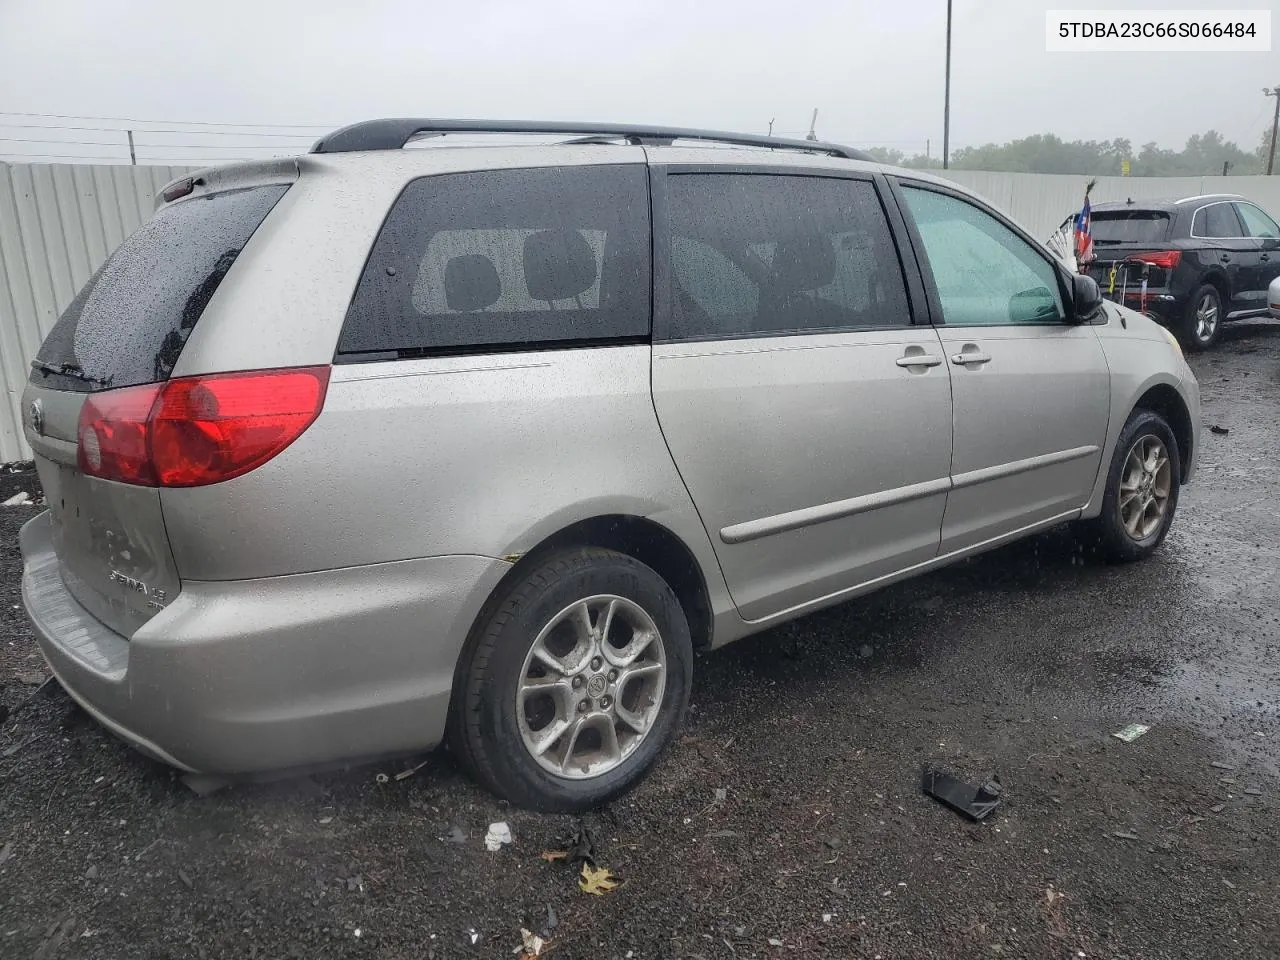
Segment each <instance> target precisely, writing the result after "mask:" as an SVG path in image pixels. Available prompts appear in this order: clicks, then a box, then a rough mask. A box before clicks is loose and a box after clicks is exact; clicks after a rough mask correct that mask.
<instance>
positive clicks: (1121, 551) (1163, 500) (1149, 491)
mask: <svg viewBox="0 0 1280 960" xmlns="http://www.w3.org/2000/svg"><path fill="white" fill-rule="evenodd" d="M1179 464H1180V461H1179V459H1178V443H1177V441H1176V440H1175V439H1174V436H1173V431H1172V430H1170V429H1169V425H1168V424H1167V423H1166V422H1165V421H1164V418H1163V417H1161V416H1160V415H1159V414H1157V413H1154V412H1153V411H1151V410H1135V411H1134V413H1133V415H1132V416H1130V418H1129V421H1128V423H1126V424H1125V426H1124V430H1122V431H1121V432H1120V439H1119V440H1118V441H1117V442H1116V449H1115V454H1114V455H1113V456H1112V458H1111V468H1110V470H1109V471H1108V473H1107V487H1106V491H1105V492H1104V494H1103V498H1102V513H1101V514H1099V515H1098V517H1097V518H1095V519H1093V520H1088V521H1083V522H1082V524H1081V525H1080V531H1081V533H1082V534H1083V539H1084V540H1085V541H1086V543H1087V544H1088V545H1089V546H1092V547H1095V548H1097V549H1098V550H1099V552H1100V553H1101V554H1102V555H1103V556H1104V557H1105V558H1106V559H1108V560H1112V561H1119V562H1123V561H1128V560H1140V559H1142V558H1143V557H1146V556H1148V555H1150V554H1151V552H1152V551H1154V550H1155V549H1156V547H1158V546H1160V544H1161V543H1162V542H1163V541H1164V538H1165V535H1166V534H1167V533H1168V532H1169V525H1170V524H1171V523H1172V522H1173V514H1174V511H1175V510H1176V509H1177V506H1178V493H1179V490H1180V480H1181V474H1180V466H1179Z"/></svg>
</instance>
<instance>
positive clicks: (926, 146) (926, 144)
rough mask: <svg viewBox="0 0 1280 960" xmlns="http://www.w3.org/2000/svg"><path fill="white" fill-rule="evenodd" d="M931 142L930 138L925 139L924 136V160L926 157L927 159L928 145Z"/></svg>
mask: <svg viewBox="0 0 1280 960" xmlns="http://www.w3.org/2000/svg"><path fill="white" fill-rule="evenodd" d="M931 143H932V141H931V140H929V139H927V138H926V139H925V141H924V158H925V159H926V160H928V159H929V147H930V144H931Z"/></svg>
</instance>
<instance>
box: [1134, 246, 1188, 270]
mask: <svg viewBox="0 0 1280 960" xmlns="http://www.w3.org/2000/svg"><path fill="white" fill-rule="evenodd" d="M1129 259H1131V260H1141V261H1142V262H1143V263H1149V264H1151V265H1152V266H1153V267H1164V268H1165V269H1166V270H1172V269H1173V268H1174V267H1176V266H1177V265H1178V263H1179V261H1181V260H1182V251H1181V250H1161V251H1160V252H1159V253H1135V254H1134V255H1133V256H1132V257H1130V258H1129Z"/></svg>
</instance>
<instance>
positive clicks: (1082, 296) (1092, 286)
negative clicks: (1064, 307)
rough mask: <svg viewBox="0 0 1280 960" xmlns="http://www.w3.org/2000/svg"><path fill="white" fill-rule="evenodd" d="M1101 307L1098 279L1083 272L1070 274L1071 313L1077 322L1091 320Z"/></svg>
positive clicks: (1100, 291)
mask: <svg viewBox="0 0 1280 960" xmlns="http://www.w3.org/2000/svg"><path fill="white" fill-rule="evenodd" d="M1101 308H1102V290H1100V289H1099V288H1098V281H1096V280H1094V279H1093V277H1087V276H1085V275H1084V274H1083V273H1073V274H1072V275H1071V315H1072V318H1073V319H1074V320H1075V321H1076V322H1077V323H1084V322H1085V321H1087V320H1092V319H1093V316H1094V314H1096V313H1097V312H1098V311H1099V310H1100V309H1101Z"/></svg>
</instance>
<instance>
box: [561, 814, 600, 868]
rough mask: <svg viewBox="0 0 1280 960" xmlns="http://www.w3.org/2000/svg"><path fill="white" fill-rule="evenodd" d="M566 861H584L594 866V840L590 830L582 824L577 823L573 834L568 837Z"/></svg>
mask: <svg viewBox="0 0 1280 960" xmlns="http://www.w3.org/2000/svg"><path fill="white" fill-rule="evenodd" d="M566 852H567V853H568V854H569V856H568V861H569V862H570V863H586V864H589V865H590V866H593V867H594V866H596V865H597V864H596V841H595V838H594V837H593V836H591V831H590V830H589V829H587V827H586V826H585V825H583V824H579V826H578V828H577V829H576V830H574V831H573V836H572V837H570V838H569V844H568V849H567V851H566Z"/></svg>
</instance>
